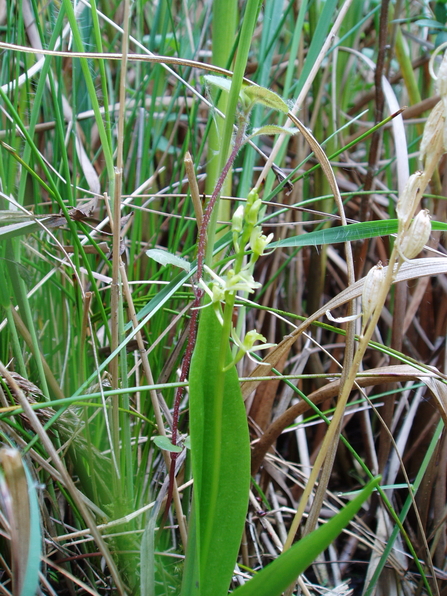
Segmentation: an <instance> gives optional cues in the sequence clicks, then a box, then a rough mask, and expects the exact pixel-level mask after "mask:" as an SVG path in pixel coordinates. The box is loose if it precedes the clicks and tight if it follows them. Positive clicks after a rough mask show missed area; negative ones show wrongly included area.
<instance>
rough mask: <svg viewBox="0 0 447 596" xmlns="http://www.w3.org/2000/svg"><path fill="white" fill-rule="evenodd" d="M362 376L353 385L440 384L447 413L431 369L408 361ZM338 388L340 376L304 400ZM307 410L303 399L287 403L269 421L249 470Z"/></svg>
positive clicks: (328, 396) (330, 395)
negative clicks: (415, 380) (274, 418)
mask: <svg viewBox="0 0 447 596" xmlns="http://www.w3.org/2000/svg"><path fill="white" fill-rule="evenodd" d="M364 375H365V376H363V375H362V376H361V377H358V378H357V380H356V384H357V386H358V387H373V386H374V385H382V384H386V383H397V382H405V381H409V380H414V379H420V380H422V381H423V382H424V383H426V384H427V386H429V382H431V381H437V382H438V383H439V384H440V385H442V387H443V390H444V391H445V392H446V397H445V403H444V407H445V408H446V409H445V413H446V412H447V387H446V386H445V385H444V383H441V382H440V381H439V380H438V379H436V377H437V374H436V373H435V372H433V373H430V372H427V373H424V375H421V371H420V370H419V369H417V368H415V367H413V366H410V365H408V364H403V365H395V366H384V367H381V368H376V369H372V370H369V371H365V373H364ZM339 389H340V379H337V380H336V381H333V382H332V383H329V384H328V385H325V386H324V387H322V388H321V389H318V390H317V391H314V392H313V393H311V394H310V395H309V396H308V399H309V400H310V401H311V402H312V403H313V404H315V405H318V404H321V403H322V402H324V401H326V400H328V399H332V398H334V397H336V396H337V395H338V392H339ZM308 409H309V405H308V404H307V402H305V401H303V400H301V401H299V402H298V403H297V404H294V405H293V406H291V407H290V408H289V409H288V410H286V411H285V412H284V414H282V415H281V416H279V417H278V418H277V419H276V420H274V421H273V422H272V424H271V425H270V426H269V427H268V428H267V430H266V431H265V433H264V434H263V435H262V437H261V438H260V439H259V441H258V442H257V443H255V444H254V446H253V448H252V464H251V472H252V474H253V475H254V474H256V472H257V471H258V469H259V466H260V465H261V464H262V460H263V459H264V457H265V455H266V453H267V451H268V450H269V449H270V447H271V446H272V445H273V443H274V442H275V441H276V439H277V438H278V437H279V435H280V434H281V433H282V431H283V430H284V429H285V428H286V427H287V426H289V425H290V424H292V423H293V422H294V420H295V419H296V418H297V417H298V416H300V415H302V414H304V412H306V411H307V410H308Z"/></svg>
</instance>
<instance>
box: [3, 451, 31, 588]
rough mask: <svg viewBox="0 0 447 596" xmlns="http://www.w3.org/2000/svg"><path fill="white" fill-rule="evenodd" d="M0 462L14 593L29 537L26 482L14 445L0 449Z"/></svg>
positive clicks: (24, 564) (20, 583) (21, 578)
mask: <svg viewBox="0 0 447 596" xmlns="http://www.w3.org/2000/svg"><path fill="white" fill-rule="evenodd" d="M0 465H1V466H2V468H3V474H4V480H5V482H6V490H7V495H8V499H7V503H8V505H9V507H8V509H9V511H8V512H7V515H8V521H9V525H10V537H11V568H12V593H13V595H14V596H18V595H19V594H20V593H21V591H22V587H23V582H24V579H25V574H26V568H27V563H28V552H29V537H30V504H29V498H28V483H27V480H26V473H25V469H24V467H23V463H22V458H21V456H20V453H19V451H17V449H12V448H10V447H4V448H3V449H0Z"/></svg>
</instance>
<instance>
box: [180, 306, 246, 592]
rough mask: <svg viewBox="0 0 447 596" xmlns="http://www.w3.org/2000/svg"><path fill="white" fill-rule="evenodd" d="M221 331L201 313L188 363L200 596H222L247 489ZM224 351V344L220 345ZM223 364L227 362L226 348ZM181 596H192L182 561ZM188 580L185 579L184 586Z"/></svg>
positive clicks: (233, 381)
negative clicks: (223, 365) (223, 353)
mask: <svg viewBox="0 0 447 596" xmlns="http://www.w3.org/2000/svg"><path fill="white" fill-rule="evenodd" d="M221 340H222V326H221V324H220V322H219V320H218V319H217V317H216V314H215V313H214V311H213V309H212V308H211V307H207V308H205V309H204V310H202V312H201V316H200V322H199V329H198V334H197V343H196V347H195V350H194V355H193V358H192V361H191V371H190V379H189V414H190V434H191V457H192V470H193V477H194V515H195V524H196V533H195V539H194V540H193V541H191V539H190V540H189V545H188V553H187V559H188V558H191V557H192V558H193V559H194V560H195V566H196V567H198V573H197V575H198V579H197V581H198V583H199V586H198V591H197V592H196V593H198V594H200V596H225V595H226V594H227V593H228V587H229V585H230V581H231V577H232V574H233V570H234V564H235V561H236V559H237V554H238V551H239V547H240V542H241V537H242V532H243V528H244V522H245V515H246V513H247V505H248V491H249V486H250V442H249V435H248V426H247V417H246V412H245V407H244V402H243V400H242V394H241V389H240V386H239V380H238V375H237V371H236V368H235V367H234V366H233V367H231V368H230V369H229V370H228V371H227V372H225V373H224V372H223V370H222V368H223V367H222V363H221V361H220V360H221V359H220V346H221ZM224 345H225V344H224ZM225 350H226V352H227V353H226V356H225V364H228V363H229V362H231V352H230V348H229V344H228V342H227V344H226V345H225ZM186 568H187V569H189V570H190V571H189V572H188V573H187V574H186V581H185V582H184V584H183V591H182V594H184V595H185V596H186V595H188V596H189V594H191V593H194V592H195V591H196V590H197V587H196V586H194V585H192V584H191V582H192V581H193V580H192V578H193V577H194V572H193V570H192V569H191V567H190V562H188V561H187V563H186ZM188 578H190V579H189V580H188Z"/></svg>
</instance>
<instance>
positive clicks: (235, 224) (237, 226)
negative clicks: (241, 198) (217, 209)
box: [231, 205, 244, 234]
mask: <svg viewBox="0 0 447 596" xmlns="http://www.w3.org/2000/svg"><path fill="white" fill-rule="evenodd" d="M231 222H232V225H231V230H232V232H234V233H236V234H240V233H241V232H242V228H243V225H244V206H243V205H239V207H238V208H237V209H236V211H235V212H234V213H233V218H232V220H231Z"/></svg>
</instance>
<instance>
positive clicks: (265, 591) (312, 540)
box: [233, 478, 380, 596]
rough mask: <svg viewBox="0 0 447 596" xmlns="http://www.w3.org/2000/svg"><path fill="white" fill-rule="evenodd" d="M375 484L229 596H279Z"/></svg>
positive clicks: (371, 483) (323, 546) (352, 512)
mask: <svg viewBox="0 0 447 596" xmlns="http://www.w3.org/2000/svg"><path fill="white" fill-rule="evenodd" d="M379 482H380V478H376V479H374V480H372V481H371V482H370V483H369V484H368V485H367V486H366V487H365V488H364V489H363V490H362V492H361V493H360V494H359V496H358V497H356V498H355V499H354V500H353V501H351V502H350V503H349V504H348V505H346V507H344V508H343V509H342V510H341V511H340V513H338V514H337V515H336V516H335V517H333V518H332V519H331V520H330V521H328V522H327V523H326V524H324V525H323V526H321V527H319V528H318V530H315V532H312V534H309V535H308V536H305V537H304V538H303V539H302V540H300V541H299V542H297V543H296V544H294V545H293V546H292V547H291V548H289V550H287V551H285V552H284V553H282V554H281V555H280V556H279V557H278V558H277V559H275V560H274V561H273V563H270V565H268V566H267V567H265V568H264V569H263V570H262V571H260V572H259V573H257V574H256V575H255V576H254V577H253V578H252V579H251V580H249V581H248V582H247V583H246V584H244V585H243V586H240V587H239V588H236V590H234V592H233V594H234V595H235V596H279V594H281V593H282V592H284V590H286V589H287V587H288V586H290V585H291V584H292V583H293V582H294V581H295V580H296V578H297V577H298V576H299V575H300V574H301V573H303V572H304V571H305V570H306V569H307V567H309V565H311V564H312V562H313V561H314V560H315V559H316V557H317V556H318V555H319V554H320V553H321V552H322V551H323V550H324V549H325V548H327V547H328V546H329V545H330V544H331V542H333V541H334V540H335V538H337V536H338V535H339V534H340V533H341V532H342V531H343V529H344V528H346V526H347V525H348V524H349V522H350V521H351V519H352V518H353V517H354V515H355V514H356V513H357V512H358V510H359V509H360V507H361V506H362V504H363V503H364V502H365V501H366V500H367V499H368V497H369V496H370V495H371V493H372V491H373V490H374V489H375V488H376V486H377V485H378V484H379Z"/></svg>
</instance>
